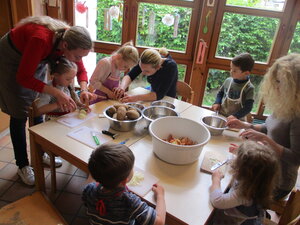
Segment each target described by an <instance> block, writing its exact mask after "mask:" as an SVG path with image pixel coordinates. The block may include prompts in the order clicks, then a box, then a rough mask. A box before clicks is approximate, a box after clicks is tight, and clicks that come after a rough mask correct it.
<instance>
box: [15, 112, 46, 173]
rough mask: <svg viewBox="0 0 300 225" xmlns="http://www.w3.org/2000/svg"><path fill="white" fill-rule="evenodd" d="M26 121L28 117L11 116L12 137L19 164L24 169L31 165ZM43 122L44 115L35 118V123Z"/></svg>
mask: <svg viewBox="0 0 300 225" xmlns="http://www.w3.org/2000/svg"><path fill="white" fill-rule="evenodd" d="M26 122H27V118H22V119H20V118H14V117H10V124H9V129H10V138H11V141H12V144H13V147H14V154H15V159H16V164H17V166H18V167H19V168H20V169H22V168H23V167H24V166H28V165H29V161H28V155H27V143H26ZM42 122H43V117H42V116H39V117H36V118H34V124H39V123H42Z"/></svg>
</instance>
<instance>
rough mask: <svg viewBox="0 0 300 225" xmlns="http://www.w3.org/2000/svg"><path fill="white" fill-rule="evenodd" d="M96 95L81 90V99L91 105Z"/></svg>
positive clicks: (85, 103)
mask: <svg viewBox="0 0 300 225" xmlns="http://www.w3.org/2000/svg"><path fill="white" fill-rule="evenodd" d="M93 97H94V95H93V94H92V93H90V92H88V91H81V92H80V101H81V102H82V103H83V104H84V105H85V106H87V107H88V106H89V103H90V101H92V100H93Z"/></svg>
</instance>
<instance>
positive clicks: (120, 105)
mask: <svg viewBox="0 0 300 225" xmlns="http://www.w3.org/2000/svg"><path fill="white" fill-rule="evenodd" d="M113 106H114V107H115V108H116V109H117V110H118V109H119V107H124V108H125V109H127V107H128V106H127V105H125V104H122V103H117V104H114V105H113Z"/></svg>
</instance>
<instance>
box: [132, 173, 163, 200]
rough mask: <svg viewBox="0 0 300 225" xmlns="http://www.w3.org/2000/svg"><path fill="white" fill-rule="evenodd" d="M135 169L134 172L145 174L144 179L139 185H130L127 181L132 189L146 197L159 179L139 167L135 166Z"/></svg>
mask: <svg viewBox="0 0 300 225" xmlns="http://www.w3.org/2000/svg"><path fill="white" fill-rule="evenodd" d="M133 170H134V172H138V173H141V174H143V175H144V180H142V181H141V182H140V183H139V184H138V185H129V183H127V187H128V189H129V190H130V191H132V192H134V193H135V194H137V195H139V196H140V197H144V196H145V195H146V194H147V193H148V192H149V191H150V190H151V189H152V186H153V184H156V183H157V182H158V181H159V179H158V178H157V177H155V176H154V175H152V174H150V173H149V172H146V171H144V170H142V169H140V168H138V167H134V169H133Z"/></svg>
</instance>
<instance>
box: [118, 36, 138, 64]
mask: <svg viewBox="0 0 300 225" xmlns="http://www.w3.org/2000/svg"><path fill="white" fill-rule="evenodd" d="M113 54H120V55H121V56H122V59H123V60H124V61H125V62H133V63H134V64H135V65H136V64H138V61H139V52H138V50H137V49H136V48H135V47H134V46H133V43H132V41H129V42H126V43H125V44H123V46H122V47H121V48H119V49H118V50H117V51H116V52H115V53H113Z"/></svg>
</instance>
